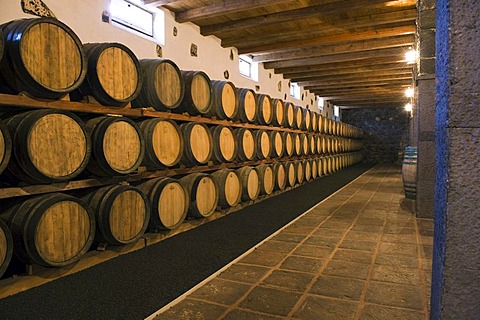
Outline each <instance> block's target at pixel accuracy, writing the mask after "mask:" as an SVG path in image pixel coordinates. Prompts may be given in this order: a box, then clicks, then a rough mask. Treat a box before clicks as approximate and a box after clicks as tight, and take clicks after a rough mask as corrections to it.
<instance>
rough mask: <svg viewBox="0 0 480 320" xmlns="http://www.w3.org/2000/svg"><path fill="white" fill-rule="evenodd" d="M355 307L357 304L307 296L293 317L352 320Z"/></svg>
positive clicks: (306, 319)
mask: <svg viewBox="0 0 480 320" xmlns="http://www.w3.org/2000/svg"><path fill="white" fill-rule="evenodd" d="M357 307H358V303H357V302H353V301H347V300H337V299H329V298H323V297H318V296H308V297H307V299H306V300H305V301H304V302H303V304H302V305H301V306H300V308H299V309H298V310H297V312H295V314H294V315H293V316H294V318H295V319H305V320H315V319H319V320H320V319H321V320H339V319H342V320H346V319H354V318H355V313H356V311H357Z"/></svg>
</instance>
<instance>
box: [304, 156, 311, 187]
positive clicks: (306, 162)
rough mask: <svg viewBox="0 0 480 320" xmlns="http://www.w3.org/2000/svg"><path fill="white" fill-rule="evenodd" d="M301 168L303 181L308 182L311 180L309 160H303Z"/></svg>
mask: <svg viewBox="0 0 480 320" xmlns="http://www.w3.org/2000/svg"><path fill="white" fill-rule="evenodd" d="M302 166H303V172H304V178H305V181H307V182H308V181H310V180H312V165H311V163H310V160H303V161H302Z"/></svg>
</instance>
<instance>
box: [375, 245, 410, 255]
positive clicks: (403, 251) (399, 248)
mask: <svg viewBox="0 0 480 320" xmlns="http://www.w3.org/2000/svg"><path fill="white" fill-rule="evenodd" d="M378 251H379V252H382V253H387V254H395V255H401V256H409V257H416V256H417V246H416V245H413V244H398V243H388V242H381V243H380V246H379V248H378Z"/></svg>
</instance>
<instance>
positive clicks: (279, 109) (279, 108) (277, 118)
mask: <svg viewBox="0 0 480 320" xmlns="http://www.w3.org/2000/svg"><path fill="white" fill-rule="evenodd" d="M272 108H273V118H272V124H273V125H274V126H277V127H283V126H284V124H285V104H284V103H283V101H282V100H281V99H273V100H272Z"/></svg>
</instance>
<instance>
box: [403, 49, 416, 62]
mask: <svg viewBox="0 0 480 320" xmlns="http://www.w3.org/2000/svg"><path fill="white" fill-rule="evenodd" d="M405 60H406V61H407V64H414V63H415V62H416V61H417V51H415V50H414V49H410V50H408V51H407V52H405Z"/></svg>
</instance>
